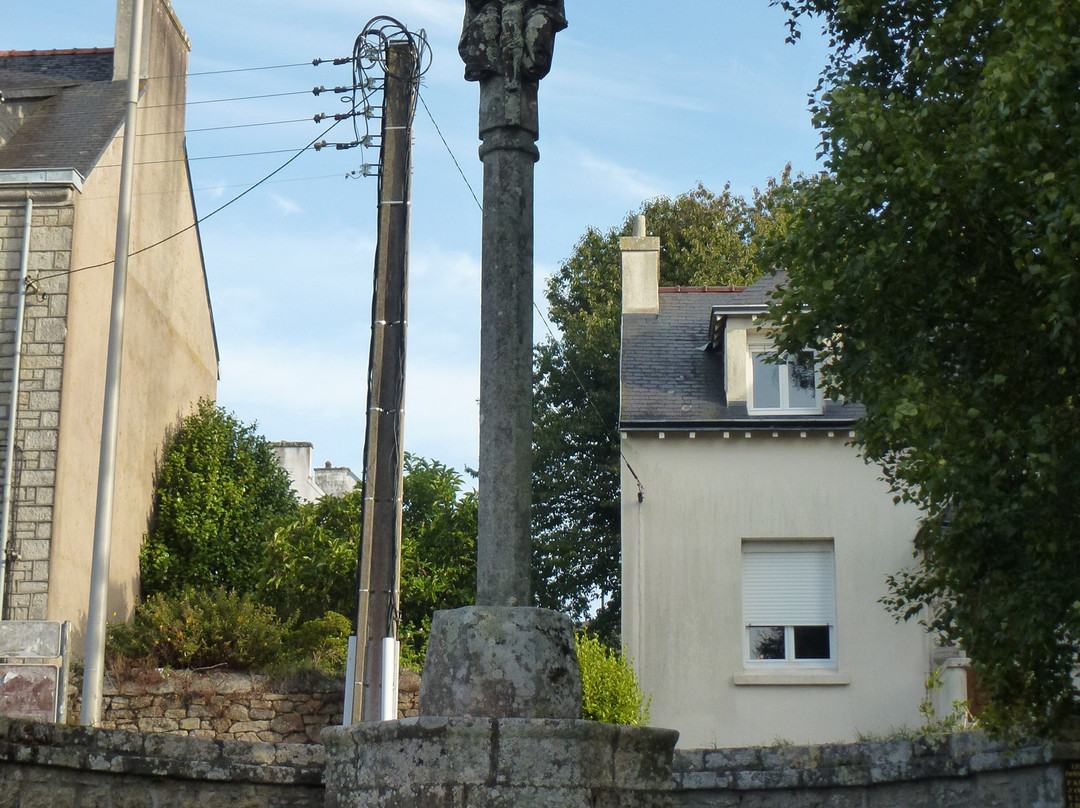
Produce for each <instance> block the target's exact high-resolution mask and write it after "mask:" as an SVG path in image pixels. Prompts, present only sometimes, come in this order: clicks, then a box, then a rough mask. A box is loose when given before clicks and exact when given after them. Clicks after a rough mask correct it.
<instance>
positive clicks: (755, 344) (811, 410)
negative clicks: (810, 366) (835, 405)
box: [746, 335, 824, 415]
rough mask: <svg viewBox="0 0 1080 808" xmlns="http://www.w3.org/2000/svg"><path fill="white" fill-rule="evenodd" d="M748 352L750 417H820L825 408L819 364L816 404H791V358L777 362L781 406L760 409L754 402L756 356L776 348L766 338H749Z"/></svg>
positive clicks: (815, 373)
mask: <svg viewBox="0 0 1080 808" xmlns="http://www.w3.org/2000/svg"><path fill="white" fill-rule="evenodd" d="M747 349H748V350H747V352H746V410H747V412H748V413H749V414H750V415H820V414H821V413H822V411H823V407H824V397H823V396H822V394H821V373H820V371H819V370H818V367H817V363H816V362H815V364H814V404H813V405H812V406H810V407H792V406H791V404H790V399H789V396H790V392H791V384H790V379H789V375H788V374H789V368H790V363H791V357H786V358H785V360H781V361H778V362H776V364H775V365H771V366H770V367H775V368H776V372H777V374H778V376H779V382H780V406H779V407H759V406H757V405H756V404H755V402H754V374H755V372H756V371H757V367H756V365H755V362H754V357H755V356H761V355H763V354H772V353H775V351H776V347H775V346H774V345H773V342H772V340H770V339H769V338H768V337H764V336H749V335H748V337H747Z"/></svg>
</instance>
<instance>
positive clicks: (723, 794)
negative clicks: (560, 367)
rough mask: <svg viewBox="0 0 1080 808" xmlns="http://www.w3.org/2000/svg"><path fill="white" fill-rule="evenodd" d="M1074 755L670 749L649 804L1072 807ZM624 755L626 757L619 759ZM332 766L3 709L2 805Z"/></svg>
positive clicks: (271, 788)
mask: <svg viewBox="0 0 1080 808" xmlns="http://www.w3.org/2000/svg"><path fill="white" fill-rule="evenodd" d="M427 722H428V723H429V724H431V723H432V720H431V719H427ZM422 723H423V720H422V721H421V722H418V723H413V722H406V723H404V724H402V725H400V727H401V731H403V732H406V733H408V732H409V731H410V729H409V728H410V727H414V728H415V727H419V728H420V729H423V726H422ZM435 723H438V722H437V720H436V721H435ZM540 723H544V722H540ZM548 723H550V722H548ZM372 727H373V728H374V729H375V730H378V728H377V727H374V725H372ZM387 729H388V730H389V731H393V729H392V728H389V727H388V728H387ZM395 748H396V747H395ZM357 754H358V757H359V754H360V753H359V752H358V753H357ZM440 754H441V753H440ZM376 757H377V756H376ZM557 757H558V756H557V755H554V756H551V757H550V759H549V760H548V763H549V764H551V765H555V766H565V767H568V768H571V769H572V768H574V766H575V765H578V764H580V763H581V761H577V762H575V761H574V760H573V759H571V758H566V759H564V762H563V763H561V764H560V763H557V762H556V758H557ZM1077 761H1080V744H1076V743H1067V744H1041V743H1036V744H1029V745H1022V746H1016V747H1009V746H1007V745H1006V744H1004V743H999V742H994V741H990V740H988V739H987V738H985V737H984V736H982V735H980V734H978V733H964V734H960V735H955V736H952V737H946V738H936V739H935V738H917V739H913V740H891V741H881V742H869V743H860V744H843V745H825V746H783V747H764V748H752V749H698V750H685V751H677V752H676V754H675V761H674V776H673V783H672V785H673V789H672V791H670V792H668V791H666V790H665V791H664V794H663V798H662V799H660V800H659V801H655V800H654V801H653V802H650V803H649V804H650V805H656V806H661V805H663V806H665V808H666V806H670V808H736V806H738V807H739V808H796V807H797V808H939V807H940V806H943V805H957V806H964V808H1032V807H1033V806H1038V808H1064V806H1066V804H1067V803H1066V798H1065V794H1064V782H1065V775H1064V772H1065V770H1066V769H1067V768H1068V769H1069V770H1070V776H1071V777H1077V776H1080V767H1078V766H1077ZM384 764H385V761H383V763H382V764H380V762H379V761H378V760H375V759H372V760H370V761H368V766H367V769H366V770H367V771H368V775H367V776H371V772H370V766H378V765H384ZM630 764H631V761H628V760H626V759H625V758H623V760H622V765H630ZM439 765H443V766H449V767H451V768H452V767H453V765H454V764H453V762H452V761H450V762H447V761H440V764H439ZM481 768H482V767H481ZM325 770H326V753H325V751H324V748H323V747H322V746H321V745H318V744H270V743H264V742H258V743H245V742H242V741H231V740H214V739H207V738H196V737H186V738H183V737H169V736H165V735H161V734H144V733H138V732H123V731H117V730H91V729H86V728H82V727H68V726H59V725H53V724H35V723H31V722H28V721H16V720H11V719H5V718H0V808H13V807H14V806H18V808H56V806H72V807H73V808H82V807H83V806H86V807H87V808H89V806H95V808H96V807H97V806H104V805H111V806H143V805H154V806H156V808H237V806H260V807H261V808H262V807H265V808H316V806H323V805H324V797H325V799H326V804H340V805H346V804H348V805H351V804H354V802H355V801H354V800H353V799H352V796H349V795H343V794H337V793H332V794H331V793H326V792H327V790H329V789H331V786H332V783H331V784H329V785H327V786H326V788H324V786H323V784H322V783H323V777H324V772H325ZM410 777H411V775H409V773H408V772H407V771H403V770H394V771H388V772H387V774H386V778H387V780H388V781H390V780H393V781H394V782H409V779H410ZM421 779H422V776H421V777H420V778H415V781H416V782H419V781H420V780H421ZM1074 785H1075V784H1074ZM353 796H354V795H353ZM654 796H658V795H654ZM456 799H457V798H456V797H455V798H454V799H450V796H449V795H447V799H446V800H445V801H442V802H440V804H443V805H447V806H450V805H461V804H464V803H461V802H459V801H455V800H456ZM470 804H472V803H470ZM484 804H487V803H484ZM500 804H504V803H500Z"/></svg>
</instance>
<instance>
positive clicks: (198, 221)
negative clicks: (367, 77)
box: [33, 121, 341, 281]
mask: <svg viewBox="0 0 1080 808" xmlns="http://www.w3.org/2000/svg"><path fill="white" fill-rule="evenodd" d="M339 123H341V121H335V122H334V123H332V124H330V126H328V127H327V128H326V129H324V130H323V131H322V132H320V133H319V134H318V135H317V136H316V137H315V139H314V140H312V141H311V142H310V143H308V144H307V145H306V146H304V147H303V148H302V149H300V150H299V151H298V152H296V154H294V155H293V156H292V157H290V158H289V159H288V160H286V161H285V162H284V163H282V164H281V165H280V166H278V167H277V168H275V169H274V170H273V171H271V172H270V173H269V174H267V175H266V176H265V177H263V178H262V179H261V180H259V181H258V182H256V183H255V184H254V185H251V186H250V187H248V188H247V189H245V190H244V191H241V192H240V193H238V194H237V195H236V196H234V197H233V198H232V199H230V200H229V201H228V202H226V203H225V204H223V205H220V206H218V207H216V208H214V209H213V210H212V211H210V212H209V213H208V214H206V215H205V216H200V217H199V218H198V219H196V220H195V221H194V222H192V223H191V224H189V225H188V226H187V227H185V228H182V229H181V230H177V231H176V232H175V233H173V234H171V235H168V236H166V237H165V238H163V239H160V240H159V241H155V242H154V243H153V244H148V245H147V246H145V247H142V248H140V249H138V250H135V251H134V252H130V253H128V258H132V257H134V256H136V255H141V254H142V253H144V252H147V251H148V250H152V249H154V247H157V246H159V245H161V244H164V243H165V242H166V241H170V240H172V239H174V238H176V237H177V236H181V235H183V234H184V233H186V232H188V231H189V230H193V229H195V228H196V227H198V226H199V225H200V224H202V223H203V222H205V221H206V220H207V219H209V218H210V217H211V216H215V215H217V214H218V213H221V211H223V210H225V208H227V207H229V206H230V205H232V204H233V203H234V202H238V201H240V200H241V199H242V198H244V197H245V196H247V195H248V194H249V193H251V192H252V191H254V190H255V189H256V188H258V187H259V186H260V185H262V184H263V183H264V182H266V181H267V180H269V179H270V178H271V177H273V176H274V175H275V174H278V173H279V172H281V171H283V170H285V168H286V167H288V166H289V165H290V164H291V163H292V162H293V161H294V160H296V159H297V158H299V157H300V155H301V154H303V153H304V152H306V151H307V150H308V149H310V148H312V147H313V146H314V145H315V144H316V142H318V141H319V139H320V138H323V137H325V136H326V135H327V134H329V132H330V130H331V129H333V128H334V127H335V126H337V125H338V124H339ZM163 162H171V161H163ZM114 260H115V259H113V260H109V261H102V262H101V263H99V264H90V265H88V266H84V267H76V268H75V269H67V270H64V271H63V272H54V273H53V274H51V275H42V276H41V277H38V278H34V279H33V280H34V281H47V280H50V279H51V278H60V277H63V276H64V275H67V276H71V275H74V274H75V273H76V272H85V271H86V270H88V269H98V268H100V267H105V266H108V265H109V264H111V263H113V261H114Z"/></svg>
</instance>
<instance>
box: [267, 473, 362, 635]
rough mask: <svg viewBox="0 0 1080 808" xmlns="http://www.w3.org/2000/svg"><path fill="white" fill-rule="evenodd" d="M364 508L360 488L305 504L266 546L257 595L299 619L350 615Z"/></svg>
mask: <svg viewBox="0 0 1080 808" xmlns="http://www.w3.org/2000/svg"><path fill="white" fill-rule="evenodd" d="M363 506H364V499H363V492H362V491H361V490H360V489H359V488H357V489H356V490H354V491H350V492H348V493H347V494H345V495H344V496H340V497H333V496H326V497H322V498H321V499H319V500H318V501H317V502H308V503H305V504H303V505H301V506H300V508H299V509H298V510H297V512H296V516H295V517H294V518H293V519H290V520H289V521H288V522H285V523H284V524H282V525H280V526H279V527H278V528H277V530H275V531H274V535H273V537H272V538H271V539H270V541H269V542H267V544H266V546H265V547H264V548H263V558H262V568H261V570H260V573H259V578H260V583H259V584H258V592H259V599H260V600H261V601H262V602H263V603H266V604H268V605H270V606H273V607H274V609H275V610H276V611H277V613H278V614H279V615H281V616H282V617H293V616H295V618H296V619H297V620H298V621H300V622H307V621H310V620H317V619H319V618H321V617H322V616H323V615H325V614H326V613H327V612H331V611H332V612H336V613H338V614H339V615H340V614H352V612H353V611H354V609H355V606H356V557H357V549H358V548H359V546H360V531H361V527H362V525H363V517H364V507H363Z"/></svg>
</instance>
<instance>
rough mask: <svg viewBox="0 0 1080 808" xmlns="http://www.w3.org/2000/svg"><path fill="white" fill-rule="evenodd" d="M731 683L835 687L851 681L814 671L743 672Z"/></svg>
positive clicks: (826, 671) (823, 671) (833, 672)
mask: <svg viewBox="0 0 1080 808" xmlns="http://www.w3.org/2000/svg"><path fill="white" fill-rule="evenodd" d="M732 681H733V682H734V683H735V684H736V685H738V686H742V685H783V686H791V685H796V686H798V685H807V686H822V685H824V686H826V687H828V686H834V687H835V686H837V685H850V684H851V679H850V678H849V677H847V676H844V675H843V674H839V673H837V672H836V671H828V670H816V671H801V672H798V673H796V672H791V673H781V672H779V671H769V672H766V671H743V672H742V673H736V674H735V675H734V676H733V677H732Z"/></svg>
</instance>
